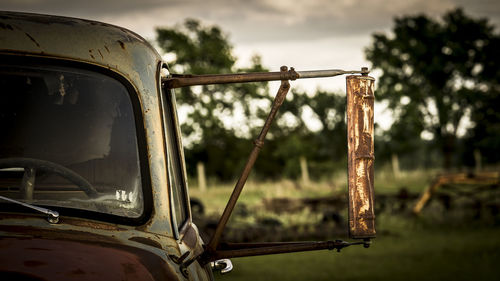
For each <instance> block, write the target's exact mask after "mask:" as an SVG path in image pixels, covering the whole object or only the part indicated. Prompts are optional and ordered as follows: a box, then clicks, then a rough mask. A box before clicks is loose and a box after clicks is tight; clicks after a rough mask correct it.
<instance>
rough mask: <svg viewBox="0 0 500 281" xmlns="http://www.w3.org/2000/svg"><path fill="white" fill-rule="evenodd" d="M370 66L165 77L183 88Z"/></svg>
mask: <svg viewBox="0 0 500 281" xmlns="http://www.w3.org/2000/svg"><path fill="white" fill-rule="evenodd" d="M368 72H369V71H368V68H362V69H361V71H359V70H349V71H346V70H341V69H328V70H311V71H295V69H293V67H291V68H290V70H288V71H286V70H285V71H280V72H253V73H236V74H207V75H176V74H173V75H172V76H171V77H168V78H165V79H163V82H164V83H165V84H166V86H167V88H170V89H174V88H181V87H187V86H195V85H198V86H199V85H214V84H229V83H247V82H266V81H277V80H281V81H283V80H296V79H303V78H320V77H333V76H338V75H344V74H367V73H368Z"/></svg>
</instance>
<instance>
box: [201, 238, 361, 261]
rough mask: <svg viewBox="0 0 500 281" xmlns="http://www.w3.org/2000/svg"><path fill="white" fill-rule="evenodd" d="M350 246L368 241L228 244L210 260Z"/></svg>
mask: <svg viewBox="0 0 500 281" xmlns="http://www.w3.org/2000/svg"><path fill="white" fill-rule="evenodd" d="M352 245H364V246H365V247H369V245H370V241H369V240H365V241H362V242H361V241H360V242H352V243H350V242H345V241H342V240H335V241H311V242H277V243H272V242H271V243H228V244H221V247H220V248H219V249H217V252H215V253H214V254H213V255H212V256H211V259H215V260H218V259H222V258H238V257H250V256H260V255H274V254H283V253H294V252H305V251H317V250H334V249H336V250H337V251H338V252H340V250H341V249H343V248H345V247H348V246H352Z"/></svg>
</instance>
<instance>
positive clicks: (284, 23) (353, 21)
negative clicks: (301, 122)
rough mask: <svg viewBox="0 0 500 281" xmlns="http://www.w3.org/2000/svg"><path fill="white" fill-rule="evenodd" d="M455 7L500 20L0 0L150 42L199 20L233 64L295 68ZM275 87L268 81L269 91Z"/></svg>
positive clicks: (340, 9)
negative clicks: (217, 32) (222, 40)
mask: <svg viewBox="0 0 500 281" xmlns="http://www.w3.org/2000/svg"><path fill="white" fill-rule="evenodd" d="M456 7H463V8H464V10H465V12H466V14H467V15H470V16H473V17H487V18H489V19H490V21H491V22H492V23H493V24H495V25H496V26H497V30H498V27H499V26H500V1H499V0H433V1H429V0H373V1H372V0H363V1H362V0H306V1H301V0H214V1H210V0H85V1H71V0H0V10H10V11H24V12H35V13H47V14H55V15H65V16H72V17H79V18H86V19H93V20H98V21H103V22H107V23H112V24H116V25H119V26H123V27H126V28H128V29H130V30H132V31H135V32H136V33H138V34H140V35H142V36H143V37H144V38H146V39H148V40H150V41H153V40H154V38H155V31H154V30H155V27H161V26H173V25H175V24H181V23H182V22H183V21H184V19H186V18H196V19H200V20H201V21H202V22H204V23H206V24H217V25H219V26H220V27H221V28H222V29H223V30H224V31H225V32H226V33H227V34H228V35H229V40H230V42H231V43H232V44H233V45H234V52H235V55H236V56H237V57H238V58H239V61H238V66H248V65H249V59H250V58H251V56H252V55H253V54H260V55H261V56H262V61H263V64H264V66H266V67H267V68H269V69H271V70H272V71H278V70H279V67H280V66H281V65H287V66H293V67H295V68H296V69H297V70H315V69H331V68H341V69H345V70H348V69H349V70H352V69H353V70H358V69H360V68H361V67H362V66H368V67H370V64H369V63H368V62H367V61H366V60H365V58H364V52H363V49H364V48H365V47H367V46H368V45H369V44H370V42H371V35H372V34H373V33H374V32H389V31H390V29H391V27H392V25H393V19H394V18H395V17H399V16H403V15H411V14H418V13H425V14H427V15H429V16H433V17H436V18H438V17H440V16H441V15H442V14H443V13H445V12H446V11H449V10H451V9H454V8H456ZM373 74H374V76H375V77H376V74H377V73H376V72H375V73H373ZM292 86H294V87H300V88H302V89H305V90H307V91H308V92H313V91H314V89H315V88H317V87H320V88H322V89H325V90H342V91H345V80H344V79H342V78H328V79H313V80H307V81H306V80H300V81H294V82H292ZM277 87H278V84H277V83H274V84H271V90H272V91H274V90H275V89H277ZM381 108H383V106H382V107H381V106H378V107H377V108H376V109H379V110H376V111H378V112H376V114H377V116H378V117H377V119H378V121H379V123H382V124H381V125H382V126H383V127H388V125H389V124H390V121H389V120H391V119H392V118H391V117H390V115H388V114H389V113H387V112H385V114H384V113H382V112H381V110H380V109H381ZM384 121H387V122H384ZM384 123H385V124H386V125H385V126H384Z"/></svg>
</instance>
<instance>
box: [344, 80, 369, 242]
mask: <svg viewBox="0 0 500 281" xmlns="http://www.w3.org/2000/svg"><path fill="white" fill-rule="evenodd" d="M373 82H374V79H373V78H371V77H368V76H355V75H352V76H348V77H347V110H346V111H347V130H348V136H347V139H348V177H349V179H348V187H349V234H350V236H351V237H353V238H370V237H374V236H375V212H374V208H373V207H374V204H373V202H374V200H373V197H374V190H373V178H374V176H373V159H374V142H373V134H374V122H373V118H374V116H373V115H374V114H373V113H374V111H373V106H374V95H373Z"/></svg>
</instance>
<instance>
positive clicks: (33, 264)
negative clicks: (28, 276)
mask: <svg viewBox="0 0 500 281" xmlns="http://www.w3.org/2000/svg"><path fill="white" fill-rule="evenodd" d="M45 264H46V263H44V262H41V261H32V260H30V261H25V262H24V265H25V266H27V267H37V266H42V265H45Z"/></svg>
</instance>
